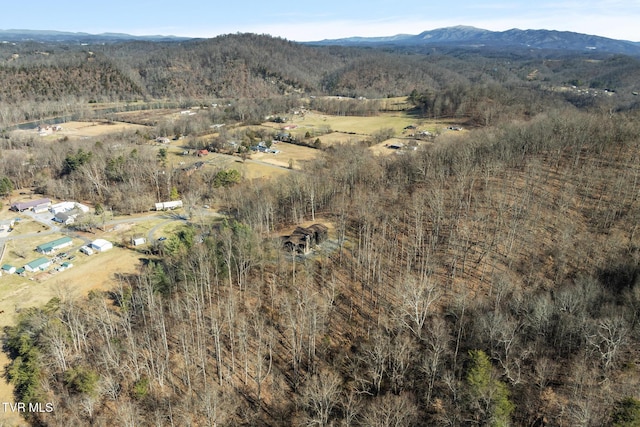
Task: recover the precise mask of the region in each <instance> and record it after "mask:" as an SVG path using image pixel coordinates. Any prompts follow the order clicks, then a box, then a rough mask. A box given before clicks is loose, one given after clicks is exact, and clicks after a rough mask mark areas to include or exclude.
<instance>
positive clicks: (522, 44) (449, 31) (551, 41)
mask: <svg viewBox="0 0 640 427" xmlns="http://www.w3.org/2000/svg"><path fill="white" fill-rule="evenodd" d="M308 44H313V45H332V46H370V47H376V46H387V47H389V46H395V47H416V46H425V45H443V46H453V45H457V46H459V47H467V48H468V47H474V48H482V47H509V46H510V47H519V48H528V49H552V50H566V51H583V52H588V51H599V52H607V53H620V54H626V55H633V56H640V42H633V41H628V40H617V39H611V38H607V37H601V36H595V35H589V34H582V33H575V32H571V31H558V30H530V29H529V30H521V29H518V28H512V29H510V30H506V31H490V30H485V29H481V28H476V27H471V26H464V25H459V26H455V27H445V28H437V29H434V30H428V31H423V32H422V33H420V34H416V35H408V34H398V35H395V36H388V37H347V38H341V39H324V40H319V41H314V42H308Z"/></svg>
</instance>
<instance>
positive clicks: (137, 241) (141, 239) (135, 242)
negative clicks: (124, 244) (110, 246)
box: [131, 237, 147, 246]
mask: <svg viewBox="0 0 640 427" xmlns="http://www.w3.org/2000/svg"><path fill="white" fill-rule="evenodd" d="M131 243H133V246H140V245H144V244H145V243H147V239H145V238H144V237H138V238H137V239H132V240H131Z"/></svg>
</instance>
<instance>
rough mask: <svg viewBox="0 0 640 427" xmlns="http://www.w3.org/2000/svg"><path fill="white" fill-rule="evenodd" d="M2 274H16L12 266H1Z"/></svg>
mask: <svg viewBox="0 0 640 427" xmlns="http://www.w3.org/2000/svg"><path fill="white" fill-rule="evenodd" d="M2 272H3V273H4V274H13V273H15V272H16V268H15V267H14V266H13V265H9V264H5V265H3V266H2Z"/></svg>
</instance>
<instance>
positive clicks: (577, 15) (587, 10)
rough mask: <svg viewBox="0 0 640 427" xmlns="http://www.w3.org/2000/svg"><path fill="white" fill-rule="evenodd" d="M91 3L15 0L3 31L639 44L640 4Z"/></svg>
mask: <svg viewBox="0 0 640 427" xmlns="http://www.w3.org/2000/svg"><path fill="white" fill-rule="evenodd" d="M7 3H8V4H7ZM83 3H84V4H83ZM92 3H93V2H92ZM92 3H90V2H80V1H75V0H74V1H71V0H61V1H51V0H32V1H15V0H12V1H8V2H6V3H5V4H3V5H2V11H1V13H0V29H5V30H6V29H32V30H59V31H74V32H75V31H82V32H87V33H94V34H97V33H103V32H121V33H129V34H135V35H159V34H160V35H177V36H190V37H215V36H217V35H220V34H228V33H237V32H252V33H259V34H271V35H273V36H279V37H284V38H286V39H289V40H296V41H311V40H321V39H325V38H340V37H350V36H391V35H395V34H401V33H404V34H418V33H420V32H422V31H425V30H433V29H436V28H442V27H449V26H454V25H471V26H475V27H478V28H484V29H488V30H493V31H504V30H508V29H511V28H520V29H549V30H560V31H575V32H580V33H586V34H595V35H599V36H604V37H611V38H617V39H625V40H632V41H640V30H638V27H639V25H640V0H600V1H593V0H558V1H547V0H535V1H532V0H529V1H521V0H513V1H505V0H490V1H480V2H479V1H471V0H468V1H442V0H440V1H430V0H421V1H420V0H407V1H405V0H396V1H393V0H368V1H367V0H365V1H346V0H342V1H339V0H322V1H320V0H316V1H304V0H299V1H297V2H292V1H278V0H264V1H254V0H248V1H241V0H235V1H233V0H225V1H223V2H220V1H215V0H173V1H168V0H128V1H126V0H109V1H108V2H95V3H93V4H92Z"/></svg>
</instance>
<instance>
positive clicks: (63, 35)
mask: <svg viewBox="0 0 640 427" xmlns="http://www.w3.org/2000/svg"><path fill="white" fill-rule="evenodd" d="M192 39H193V37H180V36H174V35H144V36H135V35H132V34H127V33H115V32H105V33H100V34H92V33H86V32H71V31H57V30H29V29H8V30H2V29H0V41H3V42H25V41H35V42H59V43H70V42H76V43H117V42H122V41H136V40H137V41H186V40H192Z"/></svg>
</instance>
